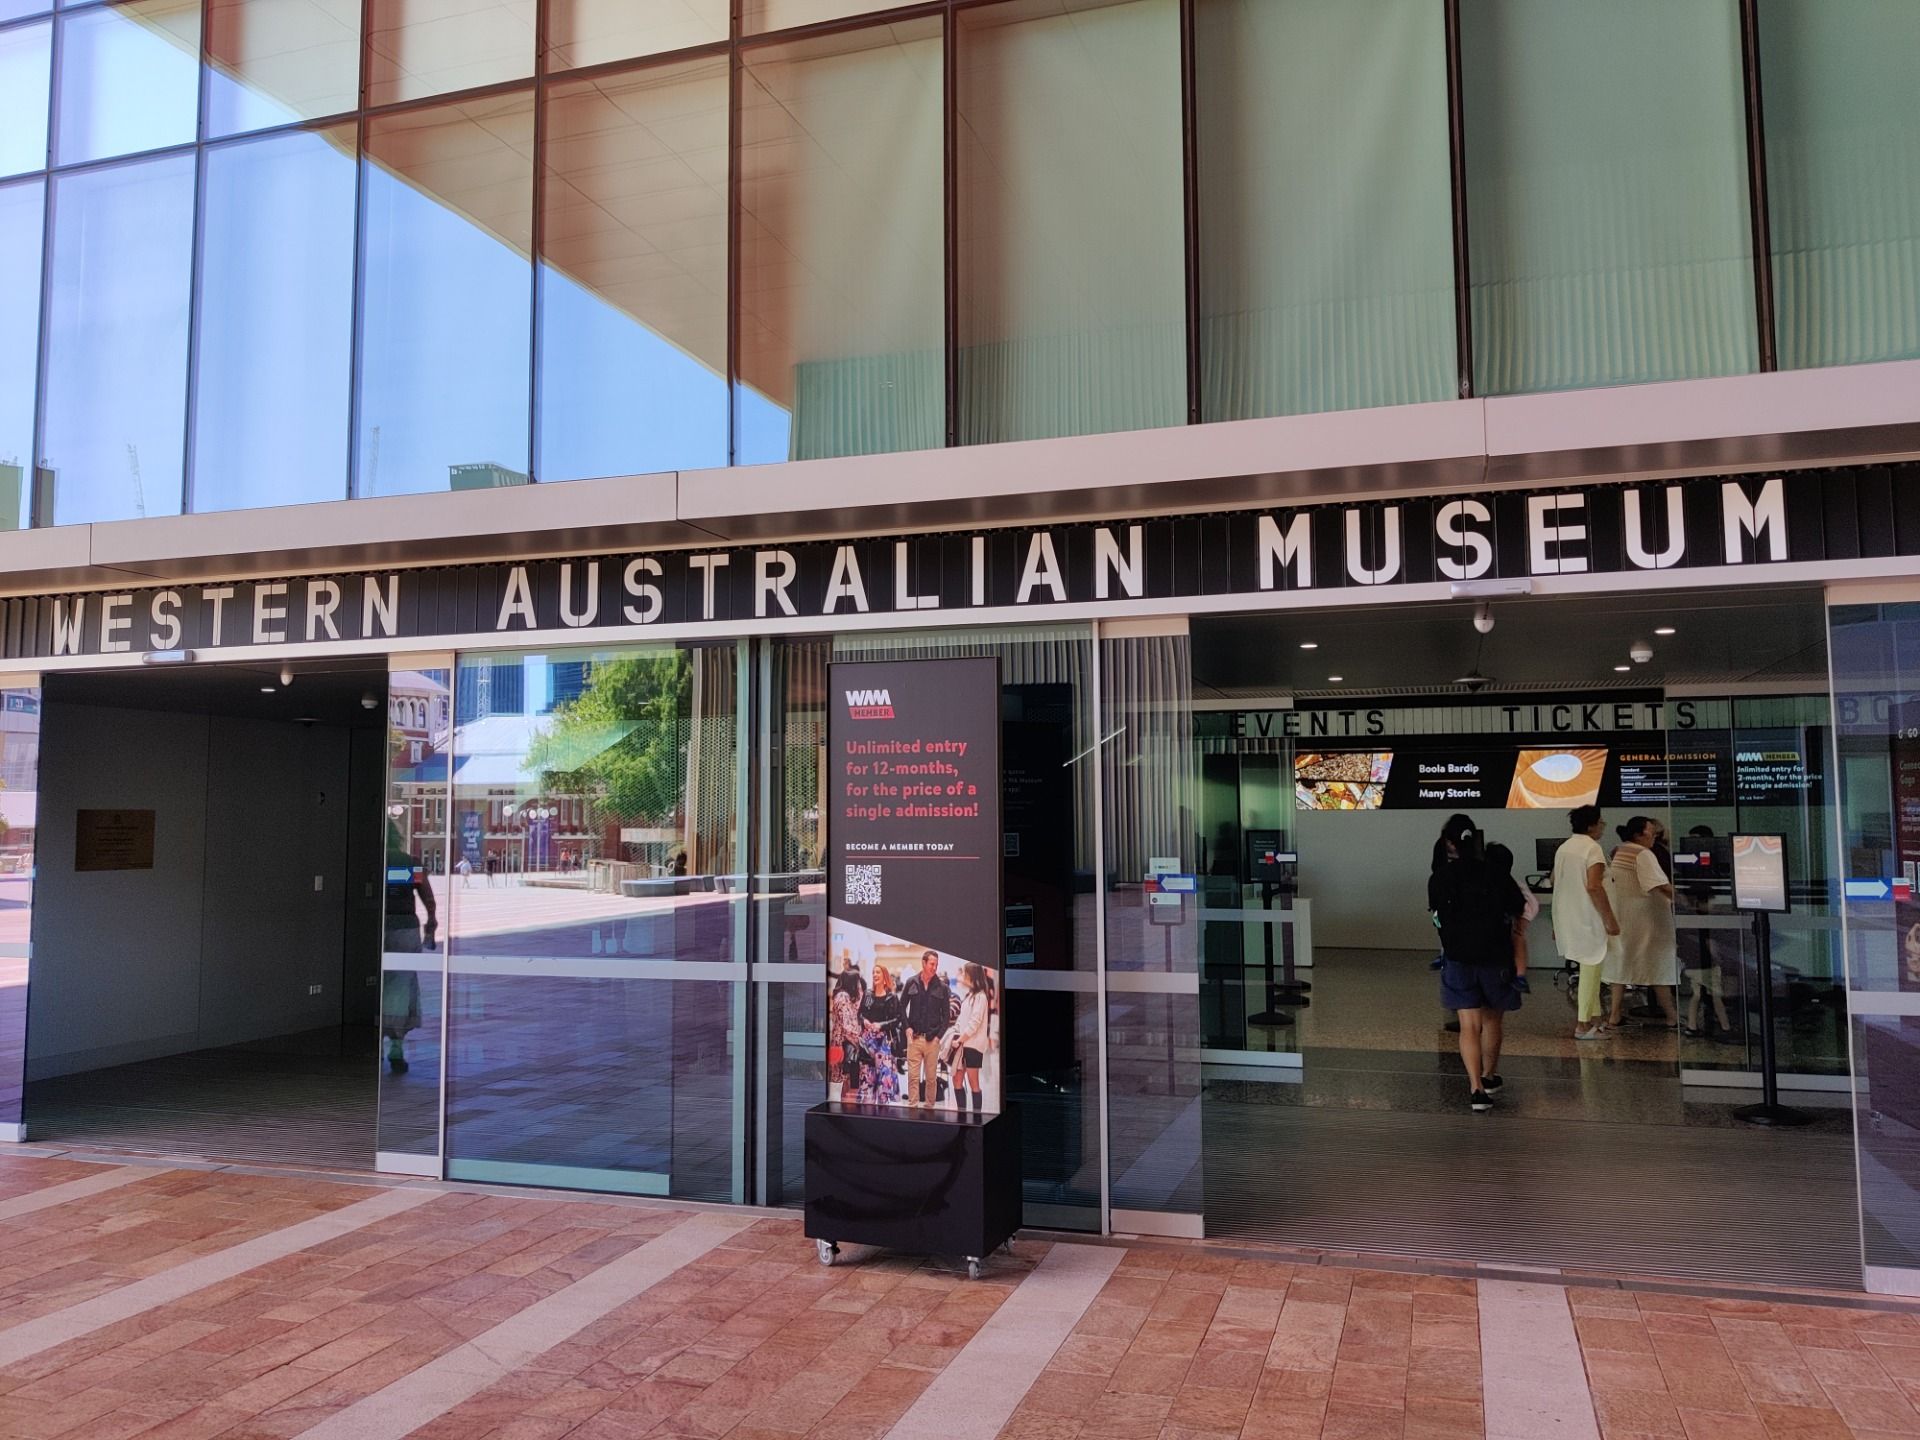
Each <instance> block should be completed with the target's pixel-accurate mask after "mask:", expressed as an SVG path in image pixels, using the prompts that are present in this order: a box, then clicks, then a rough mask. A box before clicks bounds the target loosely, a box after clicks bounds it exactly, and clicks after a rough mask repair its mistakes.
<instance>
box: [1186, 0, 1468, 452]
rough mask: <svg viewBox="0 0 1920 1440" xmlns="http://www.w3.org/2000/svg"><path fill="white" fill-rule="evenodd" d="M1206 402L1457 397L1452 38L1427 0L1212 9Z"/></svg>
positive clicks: (1202, 18) (1206, 74)
mask: <svg viewBox="0 0 1920 1440" xmlns="http://www.w3.org/2000/svg"><path fill="white" fill-rule="evenodd" d="M1196 22H1197V23H1196V38H1197V46H1196V61H1195V63H1196V67H1197V78H1198V85H1197V87H1196V92H1195V93H1196V95H1197V104H1198V121H1199V130H1198V139H1199V167H1198V173H1199V187H1200V364H1201V385H1202V390H1201V397H1202V398H1201V408H1202V413H1203V415H1204V417H1205V418H1206V419H1208V420H1242V419H1248V418H1251V417H1254V416H1261V415H1294V414H1301V413H1304V412H1309V411H1315V410H1345V409H1350V408H1353V407H1355V406H1363V405H1404V404H1409V403H1412V402H1415V401H1421V400H1445V399H1450V398H1452V396H1453V395H1454V393H1455V389H1456V386H1457V383H1458V379H1457V376H1456V374H1455V359H1454V333H1453V229H1452V223H1453V222H1452V214H1453V208H1452V207H1453V202H1452V198H1451V195H1450V193H1449V186H1448V173H1447V74H1446V40H1445V35H1444V34H1443V31H1442V23H1441V22H1442V15H1441V9H1440V7H1439V6H1437V5H1429V4H1425V3H1423V0H1300V3H1294V4H1286V5H1275V4H1271V3H1268V0H1200V4H1199V7H1198V9H1197V12H1196Z"/></svg>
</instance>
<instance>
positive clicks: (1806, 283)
mask: <svg viewBox="0 0 1920 1440" xmlns="http://www.w3.org/2000/svg"><path fill="white" fill-rule="evenodd" d="M1759 26H1760V37H1761V48H1760V55H1761V60H1762V63H1761V67H1760V68H1761V79H1762V82H1763V90H1762V93H1763V94H1764V95H1765V97H1766V133H1767V201H1768V211H1769V214H1770V216H1771V218H1772V236H1773V284H1774V293H1775V296H1776V304H1777V305H1778V307H1779V333H1780V364H1781V365H1782V367H1785V368H1791V367H1795V366H1807V365H1848V364H1858V363H1861V362H1864V361H1871V360H1904V359H1911V358H1913V357H1915V356H1920V95H1916V93H1915V91H1914V87H1913V86H1912V85H1911V84H1909V83H1908V82H1907V80H1906V78H1905V70H1906V65H1905V61H1904V57H1906V56H1910V55H1913V54H1915V53H1916V52H1917V51H1920V8H1916V7H1915V6H1913V5H1909V4H1906V3H1904V0H1760V6H1759Z"/></svg>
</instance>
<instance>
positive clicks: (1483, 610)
mask: <svg viewBox="0 0 1920 1440" xmlns="http://www.w3.org/2000/svg"><path fill="white" fill-rule="evenodd" d="M1473 628H1474V629H1476V630H1478V631H1479V632H1480V633H1481V634H1482V635H1490V634H1492V633H1493V606H1491V605H1489V604H1488V603H1487V602H1486V601H1484V600H1482V601H1481V602H1480V603H1479V604H1478V605H1476V606H1474V609H1473Z"/></svg>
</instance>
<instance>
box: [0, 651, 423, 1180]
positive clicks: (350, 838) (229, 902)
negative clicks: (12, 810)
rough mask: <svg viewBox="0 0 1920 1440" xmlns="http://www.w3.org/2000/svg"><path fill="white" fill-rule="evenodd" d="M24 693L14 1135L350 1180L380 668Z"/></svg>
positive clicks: (84, 683)
mask: <svg viewBox="0 0 1920 1440" xmlns="http://www.w3.org/2000/svg"><path fill="white" fill-rule="evenodd" d="M43 694H44V724H43V726H42V729H41V750H40V798H39V831H38V843H37V875H36V887H35V895H34V911H33V945H34V960H33V987H32V992H31V998H30V1002H29V1008H28V1016H27V1062H26V1082H27V1083H26V1093H25V1120H26V1124H27V1127H28V1134H29V1135H30V1137H31V1138H32V1139H35V1140H46V1141H55V1142H60V1143H64V1144H70V1145H74V1146H81V1147H88V1148H99V1149H103V1150H114V1151H124V1152H137V1153H149V1154H165V1155H192V1156H195V1157H200V1158H208V1159H222V1160H240V1161H257V1162H270V1163H282V1164H300V1165H308V1166H321V1167H327V1168H347V1169H372V1168H373V1164H374V1131H375V1085H376V1070H375V1064H376V1056H377V1053H378V1041H379V1028H380V1014H379V1012H380V990H379V984H380V962H381V944H382V936H381V925H382V908H383V891H382V888H381V876H382V868H381V867H382V863H383V855H382V851H381V848H380V844H381V834H382V829H381V826H382V818H383V817H382V804H383V795H384V788H385V783H386V767H387V759H388V757H387V754H386V736H387V715H386V709H387V704H386V700H387V672H386V669H385V664H384V661H382V660H379V659H376V660H374V661H372V662H368V661H366V660H354V661H343V662H320V661H303V662H295V663H293V664H291V665H289V666H287V667H285V668H284V669H283V668H282V667H281V666H280V665H278V664H272V665H258V666H253V665H233V664H221V665H203V666H183V667H178V668H173V667H168V668H150V669H143V670H139V671H114V672H99V673H91V674H59V675H49V676H47V677H46V678H45V681H44V692H43Z"/></svg>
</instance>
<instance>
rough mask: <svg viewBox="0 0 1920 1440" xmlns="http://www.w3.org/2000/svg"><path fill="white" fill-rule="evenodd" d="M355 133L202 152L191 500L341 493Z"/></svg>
mask: <svg viewBox="0 0 1920 1440" xmlns="http://www.w3.org/2000/svg"><path fill="white" fill-rule="evenodd" d="M353 152H354V129H353V126H351V125H342V126H336V127H334V128H333V129H331V130H291V131H284V132H282V133H280V134H277V135H273V136H269V137H266V138H263V139H258V140H245V141H240V142H237V143H235V144H232V145H223V146H220V147H218V148H215V149H210V150H208V151H207V152H206V159H205V166H206V170H205V174H204V175H203V176H202V179H201V185H202V188H203V191H204V193H205V197H206V198H205V203H204V211H203V214H204V219H203V222H202V224H203V229H202V233H201V238H200V270H199V274H200V284H199V286H198V292H197V293H198V299H199V310H198V320H197V332H196V333H197V335H198V345H197V350H198V355H199V374H198V377H197V383H196V384H195V387H194V421H193V441H194V464H193V471H192V474H193V496H192V508H193V509H195V510H232V509H238V508H240V507H242V506H247V505H276V504H278V505H287V504H298V503H301V502H304V501H311V500H331V499H333V498H334V497H335V494H336V492H337V488H338V485H339V477H340V474H341V472H342V470H343V469H344V468H345V466H346V460H347V411H348V403H349V400H350V398H351V397H350V390H351V385H352V377H353V368H352V366H353V197H354V159H353Z"/></svg>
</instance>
